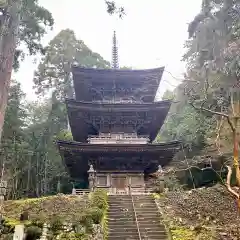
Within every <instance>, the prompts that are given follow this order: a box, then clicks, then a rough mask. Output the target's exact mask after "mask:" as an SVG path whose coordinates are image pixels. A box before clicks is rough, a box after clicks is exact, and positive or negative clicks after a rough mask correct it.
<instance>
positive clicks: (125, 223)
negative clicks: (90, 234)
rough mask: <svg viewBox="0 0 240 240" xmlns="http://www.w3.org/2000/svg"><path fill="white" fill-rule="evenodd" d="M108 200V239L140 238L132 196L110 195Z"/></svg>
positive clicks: (128, 239) (136, 239)
mask: <svg viewBox="0 0 240 240" xmlns="http://www.w3.org/2000/svg"><path fill="white" fill-rule="evenodd" d="M108 201H109V210H108V233H109V234H108V240H120V239H121V240H139V235H138V229H137V224H136V219H135V215H134V211H133V204H132V198H131V196H130V195H114V196H109V197H108Z"/></svg>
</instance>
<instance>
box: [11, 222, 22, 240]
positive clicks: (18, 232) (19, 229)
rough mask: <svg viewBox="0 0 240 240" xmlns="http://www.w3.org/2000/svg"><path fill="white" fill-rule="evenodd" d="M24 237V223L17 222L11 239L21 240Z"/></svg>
mask: <svg viewBox="0 0 240 240" xmlns="http://www.w3.org/2000/svg"><path fill="white" fill-rule="evenodd" d="M23 239H24V225H23V224H19V225H16V226H15V230H14V235H13V240H23Z"/></svg>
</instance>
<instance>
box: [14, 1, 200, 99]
mask: <svg viewBox="0 0 240 240" xmlns="http://www.w3.org/2000/svg"><path fill="white" fill-rule="evenodd" d="M201 1H202V0H181V1H180V0H168V1H167V0H118V1H116V2H117V4H118V5H121V6H124V8H125V11H126V16H125V17H124V19H123V20H119V19H118V18H117V17H113V16H109V15H108V14H107V12H106V6H105V3H104V0H39V3H40V4H41V5H42V6H44V7H45V8H47V9H48V10H49V11H50V12H52V14H53V17H54V19H55V24H54V29H53V30H52V31H49V32H48V34H46V36H45V38H44V39H43V43H44V45H46V44H47V43H48V42H49V41H50V40H51V39H52V38H53V37H54V36H55V35H56V34H58V32H59V31H60V30H62V29H66V28H70V29H72V30H74V31H75V33H76V36H77V37H78V38H79V39H81V40H83V41H84V42H85V44H86V45H87V46H88V47H89V48H90V49H91V50H93V51H95V52H98V53H99V54H101V55H102V56H103V57H104V58H105V59H106V60H109V61H110V60H111V50H112V34H113V30H116V33H117V40H118V46H119V62H120V66H131V67H133V68H137V69H140V68H142V69H145V68H154V67H160V66H165V68H166V70H167V71H169V72H171V73H172V74H173V76H175V77H178V78H182V73H183V72H184V64H183V63H182V62H181V57H182V55H183V53H184V48H183V44H184V41H185V40H186V39H187V36H188V34H187V27H188V23H189V22H190V21H191V20H192V19H193V17H194V16H195V15H196V14H197V13H198V12H199V10H200V6H201ZM36 67H37V64H34V63H33V59H32V58H31V57H27V58H26V60H25V61H24V63H22V64H21V68H20V70H19V72H18V73H17V74H14V77H15V78H17V79H18V80H19V81H20V82H21V83H22V87H23V90H24V91H25V92H26V93H27V98H28V99H34V98H35V97H34V93H33V90H32V79H33V72H34V70H35V69H36ZM169 83H171V84H173V85H176V81H174V79H173V78H172V77H171V76H170V74H169V73H167V72H165V74H164V76H163V81H162V83H161V87H160V93H162V92H164V91H165V89H166V88H169V87H171V86H170V84H169Z"/></svg>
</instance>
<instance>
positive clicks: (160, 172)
mask: <svg viewBox="0 0 240 240" xmlns="http://www.w3.org/2000/svg"><path fill="white" fill-rule="evenodd" d="M157 172H158V180H159V188H160V192H164V187H165V182H164V171H163V169H162V166H161V165H159V166H158V171H157Z"/></svg>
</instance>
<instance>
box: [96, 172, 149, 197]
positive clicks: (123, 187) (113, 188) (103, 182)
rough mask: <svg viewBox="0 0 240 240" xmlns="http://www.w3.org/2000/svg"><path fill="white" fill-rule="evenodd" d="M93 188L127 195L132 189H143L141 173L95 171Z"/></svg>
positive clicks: (142, 175)
mask: <svg viewBox="0 0 240 240" xmlns="http://www.w3.org/2000/svg"><path fill="white" fill-rule="evenodd" d="M95 188H104V189H108V192H110V193H116V194H117V193H118V192H119V193H121V192H122V193H129V192H130V191H131V190H132V189H139V190H140V189H141V191H142V190H144V189H145V181H144V173H143V172H125V171H122V172H119V171H118V172H116V173H114V172H113V171H110V172H108V171H97V172H96V175H95Z"/></svg>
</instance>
